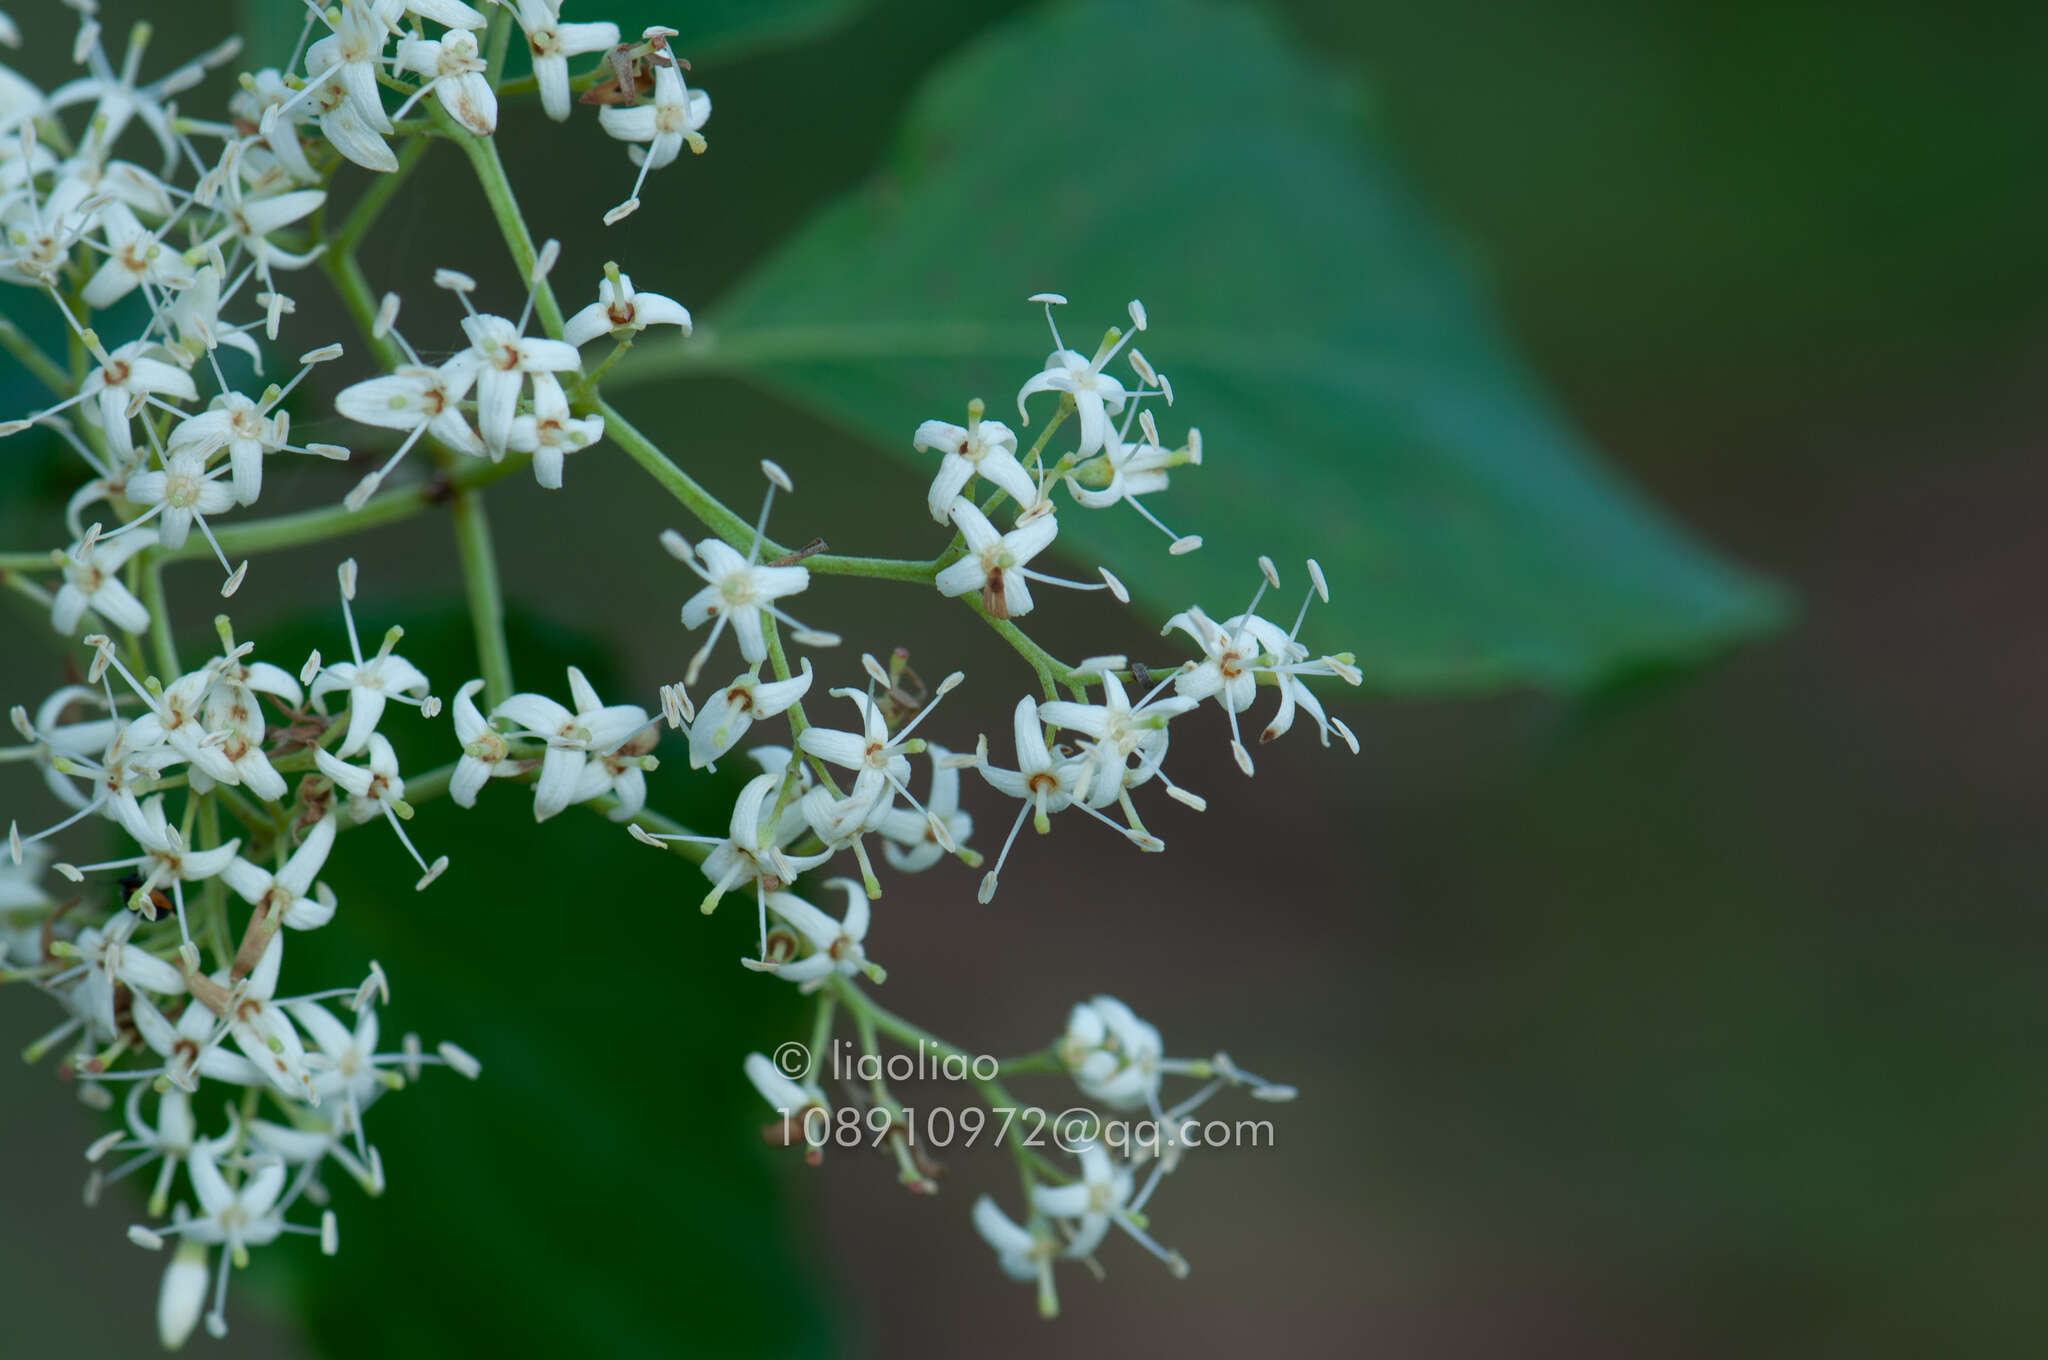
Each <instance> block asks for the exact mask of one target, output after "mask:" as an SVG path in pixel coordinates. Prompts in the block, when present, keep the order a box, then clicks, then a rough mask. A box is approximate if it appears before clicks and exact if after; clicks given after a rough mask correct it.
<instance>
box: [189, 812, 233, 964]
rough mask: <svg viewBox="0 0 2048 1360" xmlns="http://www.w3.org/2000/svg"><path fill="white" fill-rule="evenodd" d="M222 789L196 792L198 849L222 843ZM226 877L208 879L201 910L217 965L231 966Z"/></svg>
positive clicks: (203, 925)
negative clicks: (210, 791)
mask: <svg viewBox="0 0 2048 1360" xmlns="http://www.w3.org/2000/svg"><path fill="white" fill-rule="evenodd" d="M219 792H220V790H219V789H215V790H214V791H213V793H203V794H199V795H197V796H198V798H199V848H200V849H202V850H211V849H213V848H214V847H215V846H217V845H219V844H220V843H221V839H220V803H219V800H218V799H217V798H216V797H215V795H216V794H218V793H219ZM227 886H228V885H227V880H226V879H223V878H222V877H221V876H220V875H219V874H215V875H214V876H213V877H211V878H209V879H207V880H206V884H205V886H204V887H203V888H202V889H201V890H200V895H199V913H200V917H201V920H200V933H201V934H203V935H204V936H205V937H206V946H207V948H208V949H211V950H212V951H213V958H214V966H215V967H216V968H227V967H230V966H231V965H232V964H233V963H234V961H235V951H234V946H233V945H231V944H230V943H229V941H228V893H227Z"/></svg>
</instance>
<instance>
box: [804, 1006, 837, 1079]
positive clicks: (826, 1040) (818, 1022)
mask: <svg viewBox="0 0 2048 1360" xmlns="http://www.w3.org/2000/svg"><path fill="white" fill-rule="evenodd" d="M838 1008H839V997H838V995H837V994H836V993H834V992H823V993H821V994H820V995H819V997H818V1011H817V1014H816V1015H814V1016H812V1017H811V1049H810V1053H811V1062H810V1066H809V1067H807V1068H805V1069H804V1076H803V1079H804V1080H805V1081H807V1082H809V1081H816V1080H817V1078H818V1066H819V1064H820V1063H822V1062H824V1060H825V1052H826V1049H827V1048H828V1046H829V1045H830V1044H831V1042H832V1016H833V1013H834V1012H835V1011H837V1010H838Z"/></svg>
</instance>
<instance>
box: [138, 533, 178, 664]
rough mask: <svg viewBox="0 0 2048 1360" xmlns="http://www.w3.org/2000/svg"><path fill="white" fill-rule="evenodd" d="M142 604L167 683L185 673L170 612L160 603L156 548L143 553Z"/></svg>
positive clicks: (160, 559)
mask: <svg viewBox="0 0 2048 1360" xmlns="http://www.w3.org/2000/svg"><path fill="white" fill-rule="evenodd" d="M143 556H144V557H145V558H147V559H148V560H147V561H146V562H144V564H143V567H142V607H143V608H145V609H147V610H148V611H149V641H150V645H151V646H152V648H154V650H155V652H156V667H157V670H158V671H159V672H160V673H161V674H162V675H163V678H164V683H165V684H169V683H170V682H171V681H172V680H173V679H174V678H176V677H177V676H180V675H183V674H184V673H185V668H184V667H183V666H180V665H179V664H178V644H177V642H176V641H175V640H174V639H173V638H172V637H171V613H170V610H168V609H166V608H165V607H164V557H163V550H162V549H160V548H149V549H146V550H145V551H144V553H143Z"/></svg>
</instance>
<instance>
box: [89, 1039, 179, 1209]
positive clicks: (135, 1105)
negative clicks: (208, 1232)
mask: <svg viewBox="0 0 2048 1360" xmlns="http://www.w3.org/2000/svg"><path fill="white" fill-rule="evenodd" d="M151 1009H154V1007H152V1008H151ZM202 1009H204V1008H203V1007H202ZM159 1018H161V1017H159ZM150 1089H151V1087H150V1084H149V1083H148V1082H145V1081H137V1082H136V1083H135V1084H134V1085H133V1086H130V1087H129V1088H128V1100H127V1103H126V1104H125V1106H124V1107H123V1110H122V1119H123V1122H125V1123H126V1124H127V1126H128V1130H127V1133H128V1136H126V1137H123V1136H122V1135H121V1133H120V1132H119V1131H116V1132H114V1133H111V1134H108V1135H107V1136H106V1137H105V1138H102V1139H100V1140H99V1141H98V1142H95V1143H94V1144H93V1145H92V1146H91V1147H89V1148H87V1149H86V1153H85V1159H86V1160H87V1161H89V1162H92V1163H95V1164H97V1163H98V1162H99V1161H100V1160H101V1159H103V1158H104V1157H105V1156H106V1155H107V1154H108V1153H110V1152H134V1153H137V1154H138V1155H136V1156H134V1157H130V1158H129V1159H127V1160H126V1161H124V1162H123V1163H121V1165H119V1166H117V1167H115V1168H114V1169H113V1170H112V1171H110V1172H108V1173H107V1174H106V1175H104V1176H99V1175H97V1174H95V1179H94V1182H93V1185H92V1188H91V1191H90V1195H91V1196H95V1197H96V1196H97V1194H98V1191H99V1189H100V1187H102V1186H105V1185H110V1184H112V1183H113V1182H115V1181H118V1180H120V1179H122V1178H123V1177H124V1176H127V1175H129V1174H131V1173H133V1172H135V1171H139V1170H141V1169H142V1168H143V1167H145V1166H148V1165H149V1164H150V1163H151V1162H155V1161H161V1162H162V1163H163V1164H162V1166H160V1167H159V1168H158V1169H157V1177H156V1188H155V1189H154V1190H152V1191H151V1192H150V1196H149V1212H150V1215H151V1216H152V1217H159V1218H160V1217H162V1216H163V1213H164V1210H165V1208H166V1207H167V1206H168V1204H169V1201H170V1191H171V1178H172V1177H173V1176H175V1175H176V1174H177V1171H178V1167H179V1166H180V1165H181V1164H182V1163H183V1162H184V1160H185V1159H186V1158H187V1157H189V1156H190V1155H191V1154H192V1148H193V1146H194V1144H195V1142H196V1141H197V1138H196V1135H197V1133H198V1130H197V1128H196V1127H195V1126H194V1124H193V1121H192V1097H191V1096H190V1095H188V1094H187V1093H186V1092H185V1091H184V1090H183V1089H182V1088H180V1087H177V1086H172V1087H170V1088H169V1089H168V1090H166V1091H165V1092H164V1093H163V1095H162V1096H161V1097H160V1098H159V1099H158V1101H157V1107H156V1123H155V1125H153V1126H152V1125H150V1124H147V1123H144V1122H143V1119H142V1097H143V1095H144V1094H145V1093H146V1092H147V1091H149V1090H150Z"/></svg>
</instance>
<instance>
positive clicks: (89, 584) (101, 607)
mask: <svg viewBox="0 0 2048 1360" xmlns="http://www.w3.org/2000/svg"><path fill="white" fill-rule="evenodd" d="M156 541H157V536H156V530H154V529H136V530H132V531H131V532H129V533H125V534H123V535H121V536H120V537H119V538H113V539H103V540H101V541H100V542H98V543H96V544H94V545H93V548H92V551H91V552H80V551H79V549H80V548H81V547H82V546H83V545H82V544H74V545H73V546H72V548H71V550H70V551H69V552H68V553H65V554H64V555H63V561H62V562H61V563H59V565H60V566H61V567H62V568H63V570H64V584H63V585H61V586H59V587H58V588H57V596H56V598H55V599H54V600H52V601H51V602H50V622H51V624H52V625H54V626H55V628H56V629H57V631H58V632H60V633H63V634H65V635H66V636H70V635H71V634H74V633H76V632H77V631H78V621H79V620H80V619H82V618H84V617H85V611H86V610H88V609H90V610H91V611H92V612H93V613H95V614H97V615H99V616H100V617H101V618H103V619H105V620H106V621H107V622H108V623H110V624H112V625H113V626H114V627H116V628H119V629H120V630H121V631H122V632H124V633H146V632H148V631H149V610H148V609H147V608H145V607H144V606H143V603H142V601H140V600H138V599H136V598H135V595H134V593H133V592H132V591H130V590H129V589H128V587H127V586H125V585H123V584H122V582H121V575H120V572H121V568H122V567H123V566H124V565H126V563H127V561H128V559H129V558H131V557H133V556H135V554H137V553H139V552H141V551H142V550H143V549H144V548H147V547H151V546H153V545H154V544H155V543H156Z"/></svg>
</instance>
